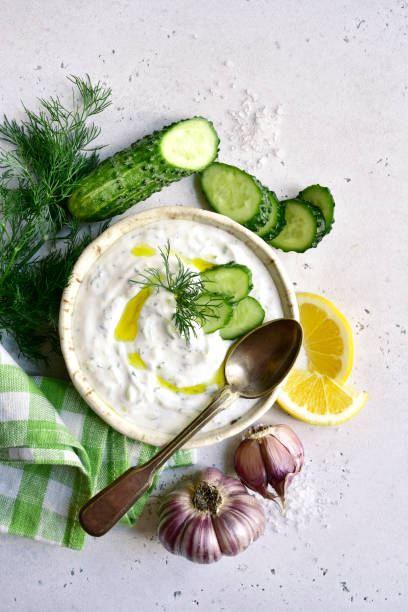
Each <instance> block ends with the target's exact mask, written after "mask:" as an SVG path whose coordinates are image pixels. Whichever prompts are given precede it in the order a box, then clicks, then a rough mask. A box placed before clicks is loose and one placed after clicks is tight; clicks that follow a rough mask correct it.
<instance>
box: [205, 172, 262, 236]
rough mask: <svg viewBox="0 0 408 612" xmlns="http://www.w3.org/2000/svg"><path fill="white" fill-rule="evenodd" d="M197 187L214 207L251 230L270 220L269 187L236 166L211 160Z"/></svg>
mask: <svg viewBox="0 0 408 612" xmlns="http://www.w3.org/2000/svg"><path fill="white" fill-rule="evenodd" d="M201 189H202V191H203V193H204V196H205V198H206V200H207V201H208V203H209V204H210V206H212V208H214V210H216V211H217V212H218V213H220V214H222V215H226V216H227V217H229V218H230V219H233V221H237V223H241V224H242V225H245V227H247V228H248V229H250V230H252V231H256V230H258V228H260V227H263V226H264V225H265V224H266V223H268V221H269V220H270V216H271V209H272V206H273V202H272V201H271V200H270V198H269V190H268V189H267V188H266V187H264V186H263V185H262V184H261V183H260V182H259V181H258V179H256V178H255V177H254V176H251V175H250V174H248V173H247V172H245V171H244V170H241V169H240V168H237V167H236V166H230V165H228V164H221V163H219V162H215V163H213V164H211V166H208V168H206V169H205V170H204V171H203V172H202V174H201Z"/></svg>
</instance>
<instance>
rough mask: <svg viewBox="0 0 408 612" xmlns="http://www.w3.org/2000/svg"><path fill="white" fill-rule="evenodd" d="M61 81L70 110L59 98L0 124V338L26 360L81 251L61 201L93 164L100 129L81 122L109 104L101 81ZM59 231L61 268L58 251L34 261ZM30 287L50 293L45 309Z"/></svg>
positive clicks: (33, 351)
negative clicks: (68, 91) (66, 85)
mask: <svg viewBox="0 0 408 612" xmlns="http://www.w3.org/2000/svg"><path fill="white" fill-rule="evenodd" d="M68 78H69V80H70V81H71V82H72V83H73V84H74V87H73V90H72V100H71V107H70V108H68V107H66V106H65V105H64V104H63V103H62V101H61V99H60V98H59V97H51V98H49V99H48V100H45V99H40V100H39V102H40V109H39V111H38V112H37V113H35V112H33V111H30V110H29V109H28V108H26V107H25V106H24V111H25V114H26V118H25V119H24V120H22V121H21V122H19V123H18V122H17V121H15V120H9V119H8V118H7V117H4V118H3V122H2V123H0V141H2V142H3V143H4V146H1V147H0V338H1V330H5V331H7V332H8V333H9V334H11V335H12V336H13V337H14V339H15V340H16V342H17V345H18V346H19V349H20V353H21V354H22V355H24V356H26V357H28V358H39V357H40V355H39V352H38V350H37V348H38V346H39V341H38V342H37V338H41V337H42V336H43V329H44V325H45V326H46V327H47V325H48V324H50V323H51V327H53V328H54V329H56V325H57V323H56V322H57V318H58V308H57V301H58V292H59V298H60V296H61V291H62V289H63V287H64V284H62V279H63V278H64V279H65V280H64V283H66V282H67V280H68V276H69V272H68V269H69V270H71V269H72V266H73V263H74V259H73V257H74V255H76V254H79V252H80V250H81V248H80V244H81V240H80V239H79V238H78V231H77V229H78V228H77V223H75V222H74V221H73V219H72V218H71V217H70V215H69V213H68V211H67V209H66V207H65V201H66V199H67V198H68V197H69V196H70V195H71V193H72V191H73V190H74V189H75V187H76V184H77V183H78V181H79V180H80V179H81V178H82V177H83V176H85V175H86V174H88V173H89V172H90V171H91V170H92V169H93V168H95V166H96V165H97V163H98V150H99V149H100V148H101V147H100V146H95V145H92V143H93V141H94V140H95V139H96V138H97V137H98V136H99V134H100V128H99V127H98V126H96V125H95V124H94V123H93V122H92V121H89V119H90V118H91V117H93V116H94V115H97V114H99V113H100V112H102V111H103V110H104V109H105V108H106V107H107V106H109V104H110V95H111V90H110V89H109V88H106V87H104V86H103V85H102V84H101V83H99V82H98V83H97V84H96V85H93V84H92V83H91V80H90V77H89V76H88V75H86V76H85V78H83V79H82V78H79V77H76V76H71V77H68ZM61 230H64V236H63V241H64V242H65V247H66V254H67V255H66V261H65V263H64V257H65V255H64V251H63V249H61V250H58V251H57V252H56V253H53V252H51V253H50V254H49V255H47V256H46V257H45V258H42V259H38V251H39V250H40V249H41V248H42V247H43V246H44V245H47V246H48V245H49V246H51V247H55V243H56V241H57V240H61V239H60V238H59V234H60V232H61ZM86 240H88V238H84V241H85V242H86ZM33 258H37V259H36V260H35V261H33ZM60 273H61V274H60ZM67 274H68V276H67ZM34 279H35V283H36V284H35V286H34ZM37 286H38V287H41V288H42V289H43V291H45V292H47V291H50V308H49V309H47V308H46V304H45V301H46V300H47V295H46V293H45V294H40V293H36V287H37ZM43 300H44V301H43ZM51 304H52V308H51ZM51 310H52V312H53V314H52V315H51ZM44 317H45V318H44ZM28 321H30V326H31V327H30V326H29V325H28V324H26V322H28ZM55 338H56V336H55ZM51 340H52V338H51Z"/></svg>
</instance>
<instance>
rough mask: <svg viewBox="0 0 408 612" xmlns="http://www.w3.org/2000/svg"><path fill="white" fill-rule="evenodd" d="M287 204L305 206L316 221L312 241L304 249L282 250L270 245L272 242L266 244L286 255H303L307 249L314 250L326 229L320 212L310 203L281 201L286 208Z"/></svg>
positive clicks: (298, 200) (298, 199) (293, 200)
mask: <svg viewBox="0 0 408 612" xmlns="http://www.w3.org/2000/svg"><path fill="white" fill-rule="evenodd" d="M288 202H297V203H298V204H302V205H303V206H307V208H308V209H309V210H310V212H311V213H312V215H313V216H314V218H315V219H316V234H315V237H314V240H313V242H312V243H310V244H309V245H308V246H306V247H305V248H304V249H284V248H282V247H280V246H277V245H276V244H272V242H273V241H270V242H268V244H269V245H270V246H272V247H274V248H275V249H280V250H281V251H284V252H285V253H288V252H295V253H304V252H305V251H307V250H308V249H312V248H316V247H317V245H318V244H319V242H320V241H321V239H322V238H323V236H324V235H325V229H326V223H325V220H324V216H323V213H322V211H321V210H320V208H318V207H317V206H315V205H314V204H311V203H310V202H306V200H302V199H301V198H290V199H289V200H283V201H282V204H283V205H284V206H286V204H287V203H288ZM278 237H279V234H278V236H276V237H275V238H278Z"/></svg>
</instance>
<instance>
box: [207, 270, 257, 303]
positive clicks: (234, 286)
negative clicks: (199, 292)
mask: <svg viewBox="0 0 408 612" xmlns="http://www.w3.org/2000/svg"><path fill="white" fill-rule="evenodd" d="M201 282H202V284H203V288H204V290H205V291H206V292H208V293H213V294H214V293H215V294H218V295H222V296H225V297H226V298H228V299H229V300H230V301H231V302H239V300H242V298H244V297H246V296H247V295H248V293H249V292H250V291H251V289H252V287H253V285H252V272H251V270H250V269H249V268H247V267H246V266H242V265H240V264H237V263H235V262H233V261H231V262H230V263H227V264H224V265H222V266H214V268H210V269H209V270H205V271H204V272H201Z"/></svg>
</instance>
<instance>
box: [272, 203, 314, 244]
mask: <svg viewBox="0 0 408 612" xmlns="http://www.w3.org/2000/svg"><path fill="white" fill-rule="evenodd" d="M283 204H284V205H285V220H286V225H285V227H284V228H283V230H282V231H281V232H280V234H278V235H277V236H276V237H275V238H273V240H269V241H268V244H270V245H271V246H273V247H276V248H278V249H281V250H282V251H296V252H297V253H303V252H304V251H306V250H307V249H310V248H312V247H315V246H317V244H318V243H319V242H320V240H321V239H322V238H323V236H324V234H325V227H326V225H325V221H324V216H323V213H322V212H321V210H320V208H318V207H317V206H314V205H313V204H310V202H305V201H304V200H301V199H300V198H293V199H291V200H285V201H284V202H283Z"/></svg>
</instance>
